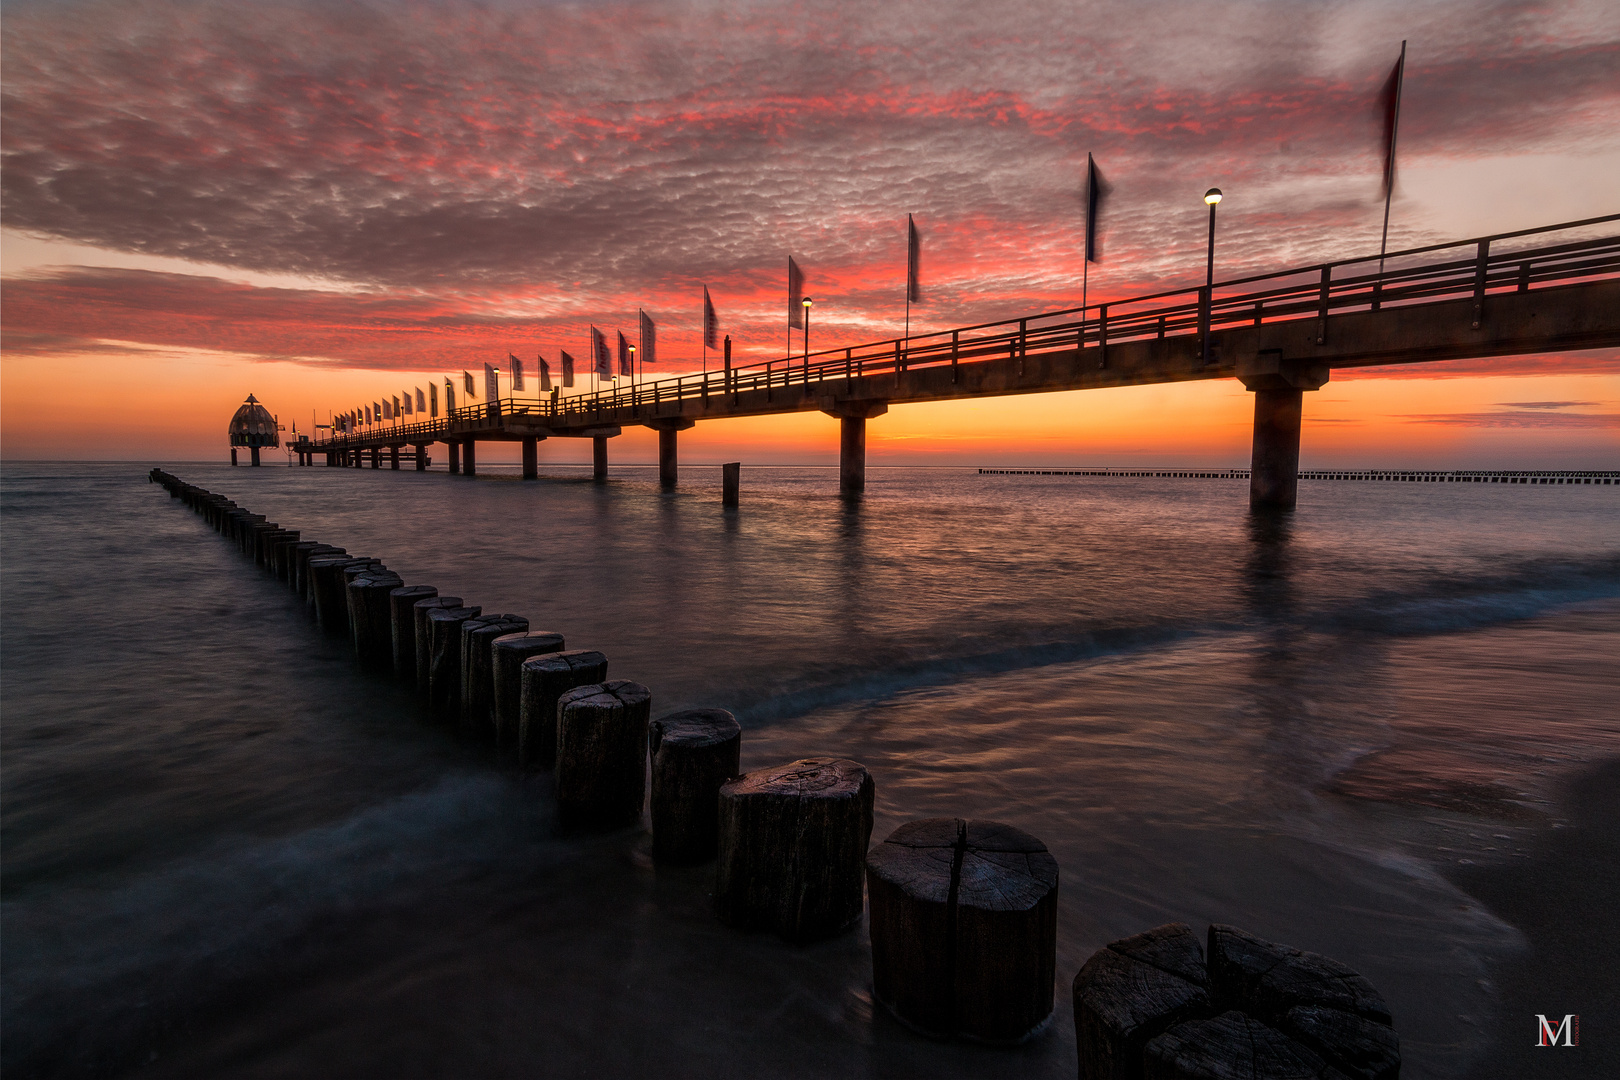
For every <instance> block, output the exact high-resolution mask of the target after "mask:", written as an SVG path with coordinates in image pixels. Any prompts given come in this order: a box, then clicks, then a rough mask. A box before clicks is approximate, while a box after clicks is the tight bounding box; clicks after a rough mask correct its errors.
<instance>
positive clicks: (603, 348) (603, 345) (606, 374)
mask: <svg viewBox="0 0 1620 1080" xmlns="http://www.w3.org/2000/svg"><path fill="white" fill-rule="evenodd" d="M591 364H592V365H593V368H594V370H595V371H596V377H597V378H599V379H611V378H613V354H612V353H611V352H609V351H608V343H607V338H606V337H604V336H603V335H602V331H600V330H598V329H597V328H596V327H594V326H593V327H591Z"/></svg>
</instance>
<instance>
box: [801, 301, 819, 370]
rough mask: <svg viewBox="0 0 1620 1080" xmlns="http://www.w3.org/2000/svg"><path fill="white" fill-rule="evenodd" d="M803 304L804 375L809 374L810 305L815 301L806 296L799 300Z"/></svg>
mask: <svg viewBox="0 0 1620 1080" xmlns="http://www.w3.org/2000/svg"><path fill="white" fill-rule="evenodd" d="M799 302H800V303H802V304H803V305H804V371H805V376H806V377H808V376H809V374H810V305H811V304H813V303H815V301H814V300H812V299H810V298H809V297H808V296H807V297H805V298H804V299H803V300H801V301H799Z"/></svg>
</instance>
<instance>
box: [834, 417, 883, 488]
mask: <svg viewBox="0 0 1620 1080" xmlns="http://www.w3.org/2000/svg"><path fill="white" fill-rule="evenodd" d="M821 411H822V412H824V413H826V414H827V415H828V416H836V417H837V418H838V421H839V438H838V493H839V494H840V495H843V496H844V497H845V498H857V499H858V498H860V496H861V493H862V492H863V491H865V490H866V422H867V421H868V420H869V419H871V418H872V417H874V416H882V415H883V414H884V413H886V412H888V411H889V403H888V402H886V401H828V402H826V403H824V404H823V405H822V409H821Z"/></svg>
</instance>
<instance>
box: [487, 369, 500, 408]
mask: <svg viewBox="0 0 1620 1080" xmlns="http://www.w3.org/2000/svg"><path fill="white" fill-rule="evenodd" d="M500 396H501V369H500V368H498V367H496V366H495V365H493V364H485V365H484V400H485V401H498V400H499V399H500Z"/></svg>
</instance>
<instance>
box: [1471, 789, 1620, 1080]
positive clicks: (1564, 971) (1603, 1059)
mask: <svg viewBox="0 0 1620 1080" xmlns="http://www.w3.org/2000/svg"><path fill="white" fill-rule="evenodd" d="M1559 806H1560V809H1561V810H1563V811H1564V813H1565V819H1564V822H1560V823H1557V824H1554V825H1553V826H1552V827H1551V828H1549V829H1547V830H1545V831H1544V832H1543V833H1542V834H1541V835H1540V836H1539V837H1538V838H1537V839H1536V841H1535V842H1534V844H1533V845H1532V849H1531V853H1530V857H1529V859H1528V860H1524V861H1509V862H1502V863H1495V864H1490V865H1477V866H1459V867H1455V868H1451V869H1448V870H1447V871H1446V877H1447V878H1448V879H1449V880H1450V881H1451V882H1452V883H1453V884H1455V885H1456V886H1457V887H1458V888H1460V889H1462V890H1464V891H1465V892H1467V893H1468V894H1469V895H1471V896H1473V897H1474V898H1476V899H1477V900H1479V901H1480V903H1482V904H1484V905H1485V906H1486V907H1487V908H1489V909H1490V910H1491V912H1492V913H1494V914H1495V915H1496V916H1497V917H1498V918H1500V919H1502V920H1503V921H1505V922H1507V923H1509V924H1510V925H1512V926H1513V927H1515V928H1516V929H1517V930H1518V931H1519V932H1520V933H1522V934H1523V935H1524V937H1525V941H1526V944H1527V947H1526V949H1525V950H1524V951H1523V952H1521V953H1519V954H1518V955H1517V956H1515V957H1513V958H1512V959H1509V960H1506V961H1504V962H1501V963H1500V964H1499V965H1498V966H1496V967H1495V968H1494V969H1493V970H1492V973H1491V974H1492V978H1493V979H1494V981H1495V984H1496V985H1495V987H1494V990H1495V996H1496V1001H1497V1006H1496V1009H1495V1010H1494V1012H1493V1014H1492V1015H1491V1016H1490V1017H1489V1018H1488V1019H1487V1021H1486V1023H1484V1024H1483V1025H1482V1029H1483V1030H1484V1031H1485V1032H1486V1037H1487V1040H1488V1043H1487V1048H1486V1050H1485V1052H1484V1053H1483V1054H1481V1056H1480V1058H1479V1060H1478V1061H1476V1062H1475V1064H1474V1066H1473V1067H1472V1068H1471V1069H1470V1070H1469V1071H1468V1073H1467V1074H1466V1075H1467V1076H1468V1077H1469V1080H1526V1078H1532V1077H1544V1076H1545V1077H1564V1078H1567V1077H1588V1076H1590V1077H1600V1076H1620V1040H1617V1038H1616V1031H1617V1030H1620V1023H1617V1022H1616V1020H1617V1013H1620V1008H1617V1005H1620V932H1616V930H1615V929H1614V922H1613V920H1614V913H1615V912H1616V911H1620V758H1615V759H1610V760H1608V761H1604V762H1602V763H1601V764H1599V765H1597V766H1595V767H1593V768H1590V769H1587V770H1585V771H1583V772H1582V773H1580V774H1579V775H1577V776H1576V777H1574V778H1573V779H1572V780H1570V781H1569V783H1568V784H1567V785H1566V787H1565V792H1564V797H1563V798H1562V799H1560V800H1559ZM1568 1013H1574V1014H1577V1015H1578V1016H1579V1017H1580V1044H1579V1045H1578V1046H1575V1047H1563V1046H1559V1047H1556V1048H1554V1047H1540V1046H1537V1045H1536V1036H1537V1026H1538V1021H1537V1019H1536V1018H1537V1014H1544V1015H1546V1016H1547V1017H1548V1019H1549V1020H1551V1021H1552V1022H1553V1023H1554V1024H1557V1022H1558V1021H1560V1020H1561V1019H1562V1018H1563V1017H1564V1016H1565V1015H1566V1014H1568Z"/></svg>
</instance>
